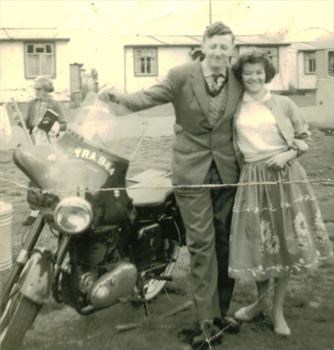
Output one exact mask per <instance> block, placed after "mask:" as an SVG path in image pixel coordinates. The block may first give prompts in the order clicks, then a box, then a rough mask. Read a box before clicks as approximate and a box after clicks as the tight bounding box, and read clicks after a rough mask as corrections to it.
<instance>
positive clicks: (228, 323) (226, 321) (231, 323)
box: [214, 316, 240, 334]
mask: <svg viewBox="0 0 334 350" xmlns="http://www.w3.org/2000/svg"><path fill="white" fill-rule="evenodd" d="M214 325H215V326H216V327H219V328H220V329H221V330H222V332H223V333H229V334H238V333H239V332H240V323H239V322H238V321H237V320H235V319H234V318H232V317H228V316H225V317H224V318H215V319H214Z"/></svg>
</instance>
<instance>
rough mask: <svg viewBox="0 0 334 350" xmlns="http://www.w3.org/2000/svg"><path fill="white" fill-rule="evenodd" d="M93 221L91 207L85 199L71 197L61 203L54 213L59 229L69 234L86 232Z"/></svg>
mask: <svg viewBox="0 0 334 350" xmlns="http://www.w3.org/2000/svg"><path fill="white" fill-rule="evenodd" d="M92 219H93V210H92V207H91V205H90V204H89V203H88V202H87V201H86V200H85V199H83V198H80V197H69V198H65V199H63V200H62V201H60V202H59V204H58V205H57V207H56V210H55V212H54V221H55V223H56V224H57V226H58V228H59V229H60V230H61V231H63V232H65V233H69V234H76V233H81V232H83V231H85V230H86V229H87V228H88V227H89V225H90V224H91V222H92Z"/></svg>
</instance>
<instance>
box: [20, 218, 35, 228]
mask: <svg viewBox="0 0 334 350" xmlns="http://www.w3.org/2000/svg"><path fill="white" fill-rule="evenodd" d="M35 220H36V216H31V215H29V216H28V217H27V218H26V219H25V220H24V221H23V223H22V225H23V226H31V225H32V224H33V223H34V222H35Z"/></svg>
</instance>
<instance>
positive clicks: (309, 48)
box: [291, 43, 317, 51]
mask: <svg viewBox="0 0 334 350" xmlns="http://www.w3.org/2000/svg"><path fill="white" fill-rule="evenodd" d="M291 46H292V47H293V48H295V49H296V50H297V51H315V50H316V49H317V48H316V47H315V46H314V45H311V44H309V43H292V44H291Z"/></svg>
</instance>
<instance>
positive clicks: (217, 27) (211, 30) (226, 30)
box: [203, 22, 235, 42]
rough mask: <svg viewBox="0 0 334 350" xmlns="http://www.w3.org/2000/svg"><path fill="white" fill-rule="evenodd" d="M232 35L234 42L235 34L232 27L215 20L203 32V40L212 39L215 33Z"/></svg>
mask: <svg viewBox="0 0 334 350" xmlns="http://www.w3.org/2000/svg"><path fill="white" fill-rule="evenodd" d="M228 34H229V35H231V37H232V42H234V39H235V35H234V34H233V32H232V30H231V28H230V27H228V26H227V25H226V24H224V23H223V22H215V23H212V24H210V25H209V26H208V27H207V28H206V30H205V32H204V34H203V42H204V41H205V40H206V39H210V38H212V37H214V36H215V35H228Z"/></svg>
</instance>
